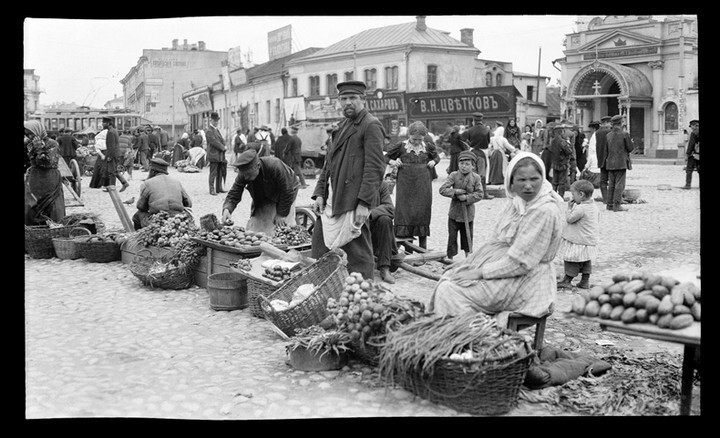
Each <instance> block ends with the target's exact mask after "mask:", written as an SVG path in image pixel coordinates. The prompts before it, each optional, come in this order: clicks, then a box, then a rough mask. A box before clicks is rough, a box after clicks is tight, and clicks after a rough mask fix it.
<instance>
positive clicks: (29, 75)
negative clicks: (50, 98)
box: [23, 68, 43, 120]
mask: <svg viewBox="0 0 720 438" xmlns="http://www.w3.org/2000/svg"><path fill="white" fill-rule="evenodd" d="M42 92H43V91H42V90H41V89H40V76H38V75H36V74H35V69H33V68H26V69H24V70H23V95H24V97H25V99H24V101H25V102H24V109H23V114H24V116H25V120H28V116H29V115H30V114H35V113H36V112H38V111H39V110H40V93H42Z"/></svg>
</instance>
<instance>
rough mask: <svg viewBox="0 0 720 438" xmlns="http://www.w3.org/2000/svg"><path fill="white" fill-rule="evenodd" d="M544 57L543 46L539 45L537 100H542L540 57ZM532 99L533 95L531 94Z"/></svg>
mask: <svg viewBox="0 0 720 438" xmlns="http://www.w3.org/2000/svg"><path fill="white" fill-rule="evenodd" d="M541 57H542V47H538V74H537V99H536V101H537V102H540V59H541ZM530 98H531V99H532V96H530Z"/></svg>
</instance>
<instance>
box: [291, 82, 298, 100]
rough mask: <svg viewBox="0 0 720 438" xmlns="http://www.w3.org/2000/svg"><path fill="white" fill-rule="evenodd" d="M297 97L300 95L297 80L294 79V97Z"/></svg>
mask: <svg viewBox="0 0 720 438" xmlns="http://www.w3.org/2000/svg"><path fill="white" fill-rule="evenodd" d="M297 95H298V86H297V78H292V96H293V97H297Z"/></svg>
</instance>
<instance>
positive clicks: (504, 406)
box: [379, 311, 535, 415]
mask: <svg viewBox="0 0 720 438" xmlns="http://www.w3.org/2000/svg"><path fill="white" fill-rule="evenodd" d="M534 354H535V353H534V351H533V349H532V347H531V346H530V344H529V343H528V342H527V341H526V340H525V338H524V337H522V336H521V335H519V334H518V333H517V332H513V331H510V330H507V329H505V328H502V327H500V326H498V325H497V322H496V321H495V319H493V318H492V317H490V316H487V315H485V314H483V313H476V312H472V311H470V312H467V313H463V314H460V315H456V316H437V315H428V316H426V317H424V318H419V319H417V320H415V321H413V322H411V323H410V324H407V325H405V326H403V327H401V328H399V329H398V330H396V331H394V332H391V333H388V335H387V336H386V338H385V341H384V343H383V348H382V350H381V354H380V360H379V373H380V375H381V377H382V378H383V380H384V381H385V382H386V384H389V385H393V384H395V383H399V384H400V385H401V386H402V387H404V388H405V389H407V390H408V391H410V392H412V393H414V394H415V395H417V396H419V397H422V398H424V399H426V400H429V401H431V402H434V403H438V404H442V405H445V406H448V407H450V408H453V409H455V410H457V411H460V412H466V413H470V414H473V415H501V414H505V413H507V412H509V411H510V410H512V409H513V408H514V407H515V406H516V405H517V400H518V396H519V391H520V387H521V385H522V383H523V381H524V379H525V374H526V373H527V370H528V369H529V367H530V363H531V361H532V358H533V355H534Z"/></svg>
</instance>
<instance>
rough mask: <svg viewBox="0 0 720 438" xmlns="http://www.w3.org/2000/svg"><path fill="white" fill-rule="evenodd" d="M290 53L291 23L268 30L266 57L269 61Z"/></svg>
mask: <svg viewBox="0 0 720 438" xmlns="http://www.w3.org/2000/svg"><path fill="white" fill-rule="evenodd" d="M291 53H292V25H291V24H288V25H287V26H285V27H281V28H280V29H275V30H271V31H270V32H268V57H269V58H270V61H272V60H273V59H278V58H282V57H283V56H288V55H290V54H291Z"/></svg>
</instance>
